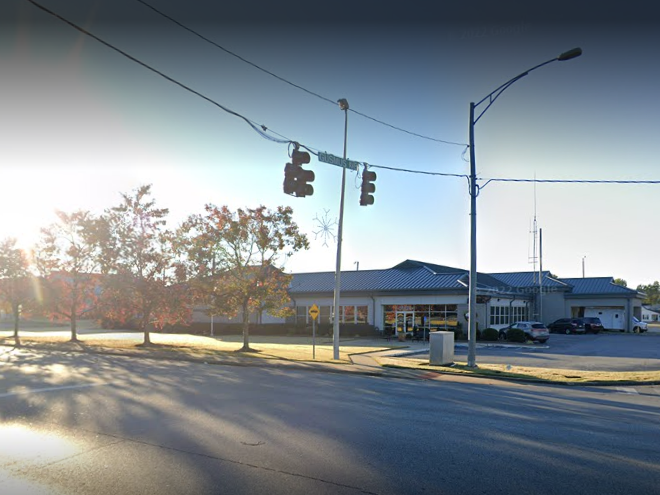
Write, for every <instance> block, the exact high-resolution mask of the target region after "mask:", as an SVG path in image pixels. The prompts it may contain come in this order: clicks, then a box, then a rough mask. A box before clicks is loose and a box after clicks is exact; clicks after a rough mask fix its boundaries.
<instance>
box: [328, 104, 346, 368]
mask: <svg viewBox="0 0 660 495" xmlns="http://www.w3.org/2000/svg"><path fill="white" fill-rule="evenodd" d="M337 103H339V108H340V109H341V110H343V111H344V161H345V160H346V137H347V135H348V101H346V99H345V98H342V99H340V100H337ZM345 189H346V167H342V171H341V196H340V200H339V226H338V228H337V265H336V268H335V297H334V317H333V319H332V358H333V359H339V293H340V288H341V236H342V230H343V228H344V190H345Z"/></svg>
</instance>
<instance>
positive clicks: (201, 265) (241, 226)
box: [180, 204, 309, 351]
mask: <svg viewBox="0 0 660 495" xmlns="http://www.w3.org/2000/svg"><path fill="white" fill-rule="evenodd" d="M292 214H293V210H292V209H291V208H290V207H282V206H280V207H278V208H277V210H269V209H267V208H266V207H265V206H259V207H258V208H254V209H250V208H247V209H238V210H237V211H236V212H231V211H230V210H229V208H228V207H227V206H222V207H220V208H219V207H217V206H215V205H212V204H208V205H206V208H205V214H203V215H193V216H191V217H189V218H188V220H187V221H186V222H185V223H184V225H183V226H182V230H181V235H180V238H182V239H186V243H187V244H186V246H187V254H188V264H187V268H188V272H189V274H190V275H191V276H192V277H194V279H195V288H196V294H197V300H198V301H203V302H205V303H206V304H208V306H209V310H208V311H209V313H210V314H224V315H227V316H232V317H233V316H236V315H238V314H240V316H241V319H242V324H243V347H242V348H241V349H240V350H241V351H249V350H251V349H250V340H249V334H250V332H249V328H250V314H252V313H254V312H261V311H267V312H268V313H269V314H272V315H274V316H281V317H283V316H286V315H288V314H290V313H291V308H290V307H289V302H290V298H289V295H288V292H287V289H288V286H289V283H290V280H291V276H290V275H287V274H285V273H284V272H283V263H284V261H285V260H286V258H288V257H289V256H291V255H292V254H293V253H294V252H296V251H299V250H300V249H308V248H309V242H308V241H307V237H306V236H305V235H304V234H301V233H300V232H299V230H298V226H297V225H296V224H295V223H294V222H293V220H292Z"/></svg>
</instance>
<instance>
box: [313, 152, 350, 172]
mask: <svg viewBox="0 0 660 495" xmlns="http://www.w3.org/2000/svg"><path fill="white" fill-rule="evenodd" d="M319 161H320V162H323V163H329V164H330V165H337V166H338V167H343V168H349V169H351V170H357V169H358V165H360V163H359V162H354V161H352V160H347V159H345V158H339V157H338V156H335V155H331V154H330V153H326V152H325V151H319Z"/></svg>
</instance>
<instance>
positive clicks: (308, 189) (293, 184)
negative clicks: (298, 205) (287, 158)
mask: <svg viewBox="0 0 660 495" xmlns="http://www.w3.org/2000/svg"><path fill="white" fill-rule="evenodd" d="M309 160H310V156H309V153H307V152H306V151H300V150H299V149H298V148H296V149H295V150H293V152H292V153H291V163H287V164H286V167H285V168H284V184H283V187H282V189H283V190H284V192H285V193H286V194H291V195H292V196H296V197H298V198H304V197H305V196H311V195H312V194H314V188H313V187H312V185H311V184H309V182H314V172H313V171H311V170H305V169H303V168H302V165H303V164H304V163H309Z"/></svg>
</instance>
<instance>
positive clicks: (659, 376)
mask: <svg viewBox="0 0 660 495" xmlns="http://www.w3.org/2000/svg"><path fill="white" fill-rule="evenodd" d="M378 361H379V362H380V364H381V365H382V366H388V367H394V368H408V369H411V368H412V369H419V370H429V371H436V372H439V373H455V374H463V375H473V376H487V377H493V378H494V377H502V378H515V379H523V380H535V381H542V382H548V383H574V384H581V383H584V384H586V383H595V384H603V385H605V384H617V383H631V382H635V383H660V370H657V371H587V370H569V369H553V368H534V367H530V366H512V365H504V364H479V367H478V368H477V369H472V368H468V367H467V363H463V362H456V363H454V365H453V366H431V365H430V364H428V361H425V360H421V359H410V358H408V359H406V358H382V357H381V358H378Z"/></svg>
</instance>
